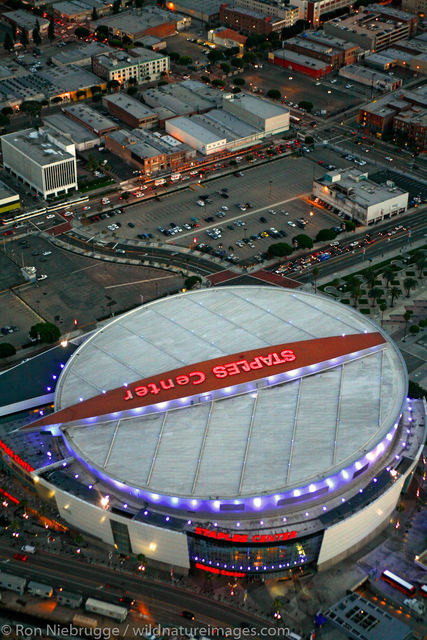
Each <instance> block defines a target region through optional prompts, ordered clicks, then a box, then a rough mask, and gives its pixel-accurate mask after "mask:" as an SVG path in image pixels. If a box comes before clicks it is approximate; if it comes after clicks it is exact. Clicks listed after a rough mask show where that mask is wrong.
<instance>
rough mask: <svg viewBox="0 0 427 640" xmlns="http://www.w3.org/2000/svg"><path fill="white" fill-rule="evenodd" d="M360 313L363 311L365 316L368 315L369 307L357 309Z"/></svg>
mask: <svg viewBox="0 0 427 640" xmlns="http://www.w3.org/2000/svg"><path fill="white" fill-rule="evenodd" d="M359 311H360V313H363V315H365V316H369V315H370V313H371V310H370V309H359Z"/></svg>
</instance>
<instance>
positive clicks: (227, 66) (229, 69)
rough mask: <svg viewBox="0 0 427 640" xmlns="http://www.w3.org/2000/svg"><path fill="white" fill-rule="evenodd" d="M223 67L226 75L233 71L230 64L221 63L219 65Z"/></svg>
mask: <svg viewBox="0 0 427 640" xmlns="http://www.w3.org/2000/svg"><path fill="white" fill-rule="evenodd" d="M219 66H220V67H221V69H222V70H223V71H224V73H230V71H231V67H230V65H229V64H228V62H221V64H220V65H219Z"/></svg>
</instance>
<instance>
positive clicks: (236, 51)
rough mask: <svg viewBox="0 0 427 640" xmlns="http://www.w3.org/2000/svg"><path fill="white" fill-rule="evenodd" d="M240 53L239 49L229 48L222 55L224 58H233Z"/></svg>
mask: <svg viewBox="0 0 427 640" xmlns="http://www.w3.org/2000/svg"><path fill="white" fill-rule="evenodd" d="M239 53H240V49H239V47H230V48H229V49H226V50H225V51H224V55H225V57H226V58H235V57H236V56H238V55H239Z"/></svg>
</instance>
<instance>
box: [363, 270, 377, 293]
mask: <svg viewBox="0 0 427 640" xmlns="http://www.w3.org/2000/svg"><path fill="white" fill-rule="evenodd" d="M365 278H366V282H367V283H368V286H369V289H371V290H372V289H373V288H374V286H375V280H376V279H377V274H376V273H375V271H374V270H373V269H366V271H365Z"/></svg>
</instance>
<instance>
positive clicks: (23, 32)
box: [19, 29, 29, 48]
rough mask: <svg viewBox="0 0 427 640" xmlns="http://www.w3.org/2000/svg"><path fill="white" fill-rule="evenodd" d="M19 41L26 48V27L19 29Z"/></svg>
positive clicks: (27, 41)
mask: <svg viewBox="0 0 427 640" xmlns="http://www.w3.org/2000/svg"><path fill="white" fill-rule="evenodd" d="M19 42H20V43H21V44H22V46H24V47H25V48H27V45H28V43H29V40H28V31H27V30H26V29H21V33H20V34H19Z"/></svg>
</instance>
